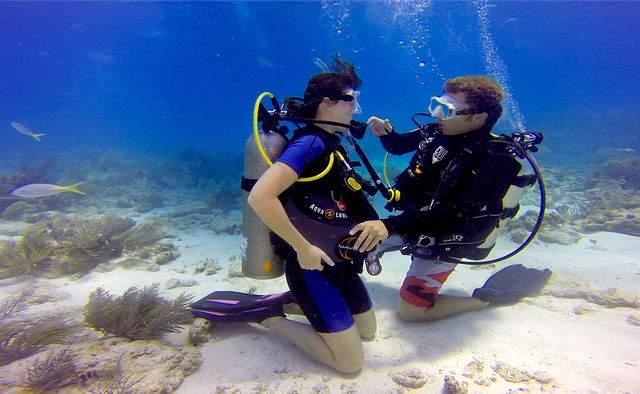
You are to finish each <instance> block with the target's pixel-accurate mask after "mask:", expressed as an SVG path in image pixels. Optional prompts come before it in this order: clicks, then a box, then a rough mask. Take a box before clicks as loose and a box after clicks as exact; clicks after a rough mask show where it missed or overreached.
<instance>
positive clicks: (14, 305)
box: [0, 294, 27, 321]
mask: <svg viewBox="0 0 640 394" xmlns="http://www.w3.org/2000/svg"><path fill="white" fill-rule="evenodd" d="M25 309H27V303H26V302H25V297H24V295H22V294H18V295H14V296H11V297H7V298H5V299H3V300H1V301H0V321H2V320H5V319H10V318H12V317H15V316H16V314H17V313H19V312H20V311H23V310H25Z"/></svg>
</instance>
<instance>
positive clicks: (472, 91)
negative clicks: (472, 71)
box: [444, 75, 504, 130]
mask: <svg viewBox="0 0 640 394" xmlns="http://www.w3.org/2000/svg"><path fill="white" fill-rule="evenodd" d="M444 91H445V92H451V93H459V92H462V93H465V95H466V97H467V104H469V105H470V106H471V108H472V109H473V110H474V111H475V112H476V113H483V112H486V113H487V114H488V115H489V116H487V121H486V122H485V125H484V126H483V127H482V128H483V129H485V130H491V129H492V128H493V126H495V124H496V122H497V121H498V119H499V118H500V116H501V115H502V104H501V102H502V100H503V99H504V90H503V89H502V87H501V86H500V84H499V83H498V82H497V81H496V80H495V79H493V78H489V77H486V76H480V75H467V76H463V77H457V78H453V79H448V80H447V81H446V82H445V83H444Z"/></svg>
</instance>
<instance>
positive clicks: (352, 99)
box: [337, 90, 362, 115]
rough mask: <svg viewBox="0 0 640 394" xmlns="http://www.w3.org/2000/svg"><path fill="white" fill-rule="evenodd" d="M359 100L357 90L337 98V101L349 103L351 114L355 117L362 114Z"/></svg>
mask: <svg viewBox="0 0 640 394" xmlns="http://www.w3.org/2000/svg"><path fill="white" fill-rule="evenodd" d="M359 98H360V91H359V90H349V91H348V92H347V93H345V94H343V95H341V96H338V98H337V100H342V101H347V102H349V103H351V107H352V108H353V114H354V115H357V114H361V113H362V108H361V107H360V103H359V102H358V99H359Z"/></svg>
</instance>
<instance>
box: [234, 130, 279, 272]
mask: <svg viewBox="0 0 640 394" xmlns="http://www.w3.org/2000/svg"><path fill="white" fill-rule="evenodd" d="M259 134H260V141H261V143H262V147H263V149H264V151H265V153H266V154H267V156H268V157H269V160H271V161H272V162H273V161H275V160H276V159H277V158H278V156H280V153H282V149H283V148H284V146H285V145H286V143H287V139H286V138H285V137H284V136H282V135H280V134H278V133H275V132H264V131H260V133H259ZM267 168H268V166H267V163H265V161H264V159H263V158H262V155H261V154H260V152H259V151H258V147H257V146H256V141H255V138H254V135H253V134H251V136H250V137H249V138H248V139H247V142H246V143H245V145H244V170H243V172H244V177H245V178H246V179H249V180H254V181H255V180H257V179H258V178H260V176H261V175H262V174H264V172H265V171H266V170H267ZM248 196H249V192H247V191H243V201H244V202H243V207H242V210H243V215H242V235H243V237H244V240H245V242H246V246H245V250H244V253H243V256H242V273H243V274H244V275H245V276H247V277H249V278H253V279H272V278H277V277H279V276H281V275H282V274H283V273H284V262H283V261H282V259H281V258H280V257H278V256H277V255H276V254H275V252H274V251H273V247H272V246H271V240H270V237H269V232H270V230H269V227H267V226H266V225H265V224H264V223H263V222H262V220H261V219H260V218H259V217H258V215H256V213H255V212H254V211H253V209H252V208H251V207H250V206H249V204H248V203H247V197H248Z"/></svg>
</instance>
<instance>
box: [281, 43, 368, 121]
mask: <svg viewBox="0 0 640 394" xmlns="http://www.w3.org/2000/svg"><path fill="white" fill-rule="evenodd" d="M333 70H334V72H324V73H321V74H318V75H315V76H314V77H312V78H311V79H310V80H309V82H308V83H307V88H306V89H305V91H304V104H303V105H300V106H295V105H294V106H293V108H292V107H291V106H290V107H289V110H290V111H291V112H292V113H293V114H294V115H295V116H296V117H299V118H315V117H316V112H318V106H319V105H320V103H321V102H322V100H323V99H324V98H325V97H328V98H330V99H332V100H338V98H339V97H340V96H342V95H343V94H345V93H346V92H347V91H348V90H349V89H354V90H357V89H358V88H359V87H360V85H361V84H362V81H361V80H360V77H359V76H358V74H357V73H356V70H355V68H354V67H353V65H352V64H351V63H349V62H347V61H345V60H342V59H340V55H339V54H337V53H336V55H335V56H334V57H333Z"/></svg>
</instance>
